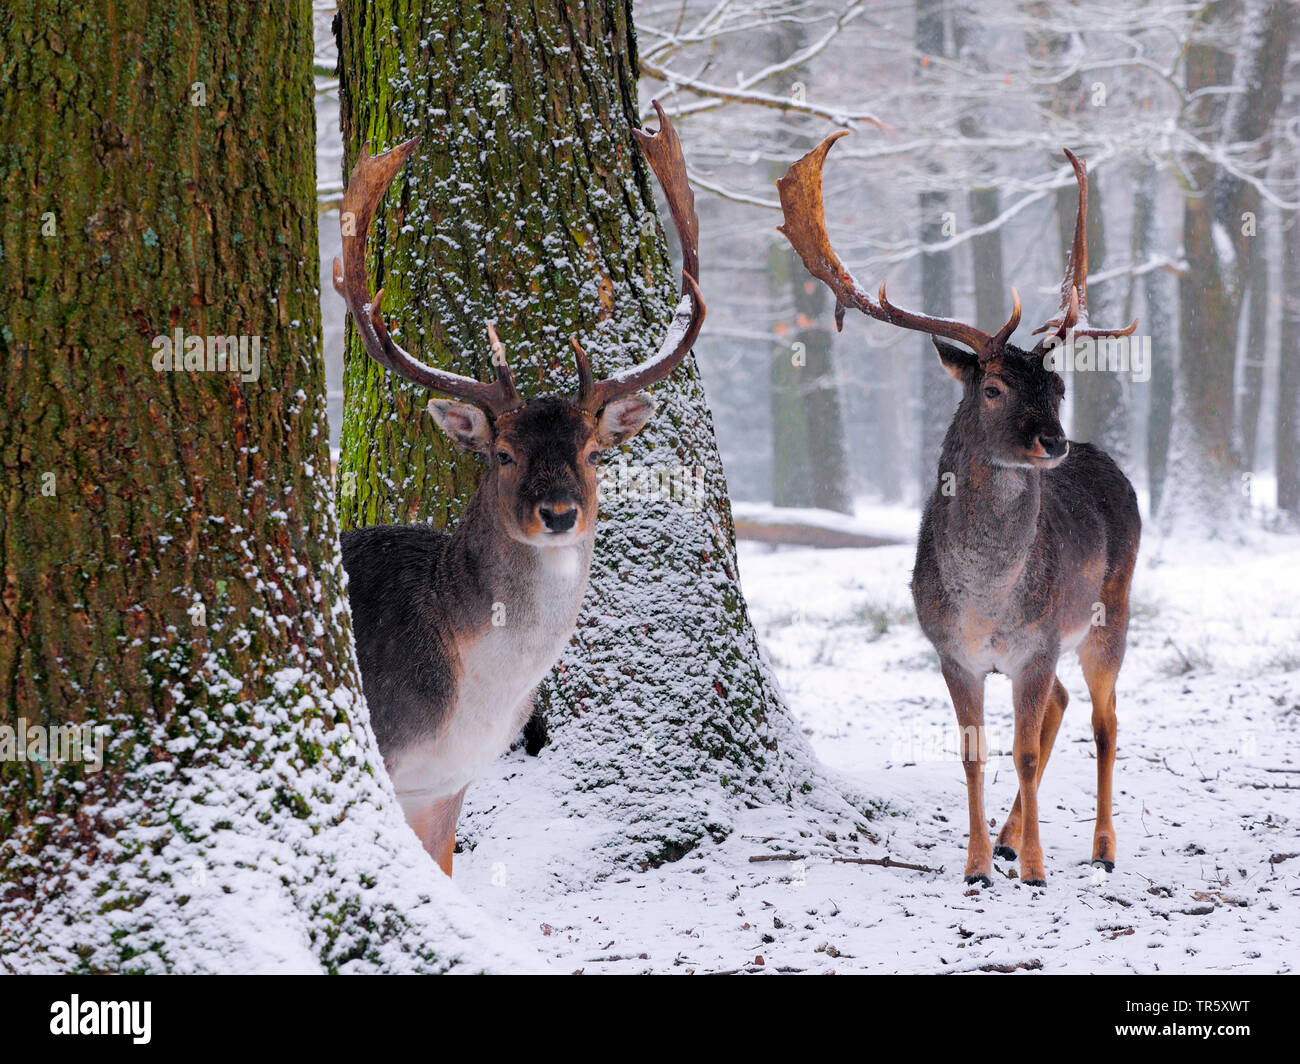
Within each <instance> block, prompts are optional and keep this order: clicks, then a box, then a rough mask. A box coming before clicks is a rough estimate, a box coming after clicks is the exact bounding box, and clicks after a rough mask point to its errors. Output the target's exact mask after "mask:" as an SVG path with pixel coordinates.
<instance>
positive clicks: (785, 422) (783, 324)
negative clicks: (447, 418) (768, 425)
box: [768, 22, 853, 513]
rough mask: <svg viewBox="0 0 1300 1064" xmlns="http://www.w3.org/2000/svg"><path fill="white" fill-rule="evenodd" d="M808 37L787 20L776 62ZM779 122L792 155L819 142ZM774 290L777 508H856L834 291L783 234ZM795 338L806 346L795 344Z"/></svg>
mask: <svg viewBox="0 0 1300 1064" xmlns="http://www.w3.org/2000/svg"><path fill="white" fill-rule="evenodd" d="M806 38H807V33H806V32H805V31H804V28H803V24H802V23H799V22H784V23H781V24H780V25H779V26H777V27H775V28H774V29H773V31H772V33H771V35H770V41H771V44H772V51H773V54H772V57H771V58H772V60H773V61H778V60H780V59H782V58H783V57H785V56H787V55H791V54H794V53H795V52H797V51H798V50H799V49H800V48H802V47H803V46H804V45H805V43H806ZM808 77H809V73H808V71H807V70H806V69H803V68H799V67H796V68H795V69H794V70H792V71H791V72H790V80H791V82H792V83H798V84H800V85H802V86H803V89H804V91H807V88H808V85H807V81H808ZM774 118H775V116H774ZM776 121H778V122H779V127H778V131H777V133H776V134H775V136H774V139H775V141H776V143H777V144H778V145H780V146H781V149H782V151H783V153H784V154H786V155H788V156H789V157H790V158H791V159H796V158H798V157H799V156H801V155H803V153H804V152H806V151H808V150H809V149H810V148H812V147H813V146H814V145H815V143H816V140H817V137H816V136H809V135H807V134H806V133H805V132H804V130H803V127H805V126H806V125H808V123H807V122H803V121H799V120H798V118H797V117H796V116H790V115H785V116H781V117H780V118H779V119H776ZM818 132H820V131H818ZM784 172H785V166H784V164H781V165H776V166H774V167H773V170H772V180H773V181H775V180H776V179H777V178H779V177H780V176H781V175H782V174H783V173H784ZM768 288H769V291H770V293H771V296H772V312H773V319H774V320H773V324H774V326H775V332H776V341H775V343H774V344H773V345H772V363H771V383H772V386H771V397H772V398H771V402H772V501H773V502H774V503H775V504H776V505H777V506H816V507H819V508H821V509H824V510H836V511H838V512H840V513H852V512H853V498H852V494H851V492H850V491H849V484H848V461H847V458H846V455H845V447H844V422H843V418H842V416H841V413H840V392H839V384H838V382H837V381H836V379H835V366H834V363H833V360H832V355H831V325H830V321H831V315H830V299H829V295H828V293H827V291H826V287H825V285H820V284H812V283H809V278H808V274H807V271H805V270H804V268H803V263H801V262H800V261H799V256H798V255H796V254H795V251H794V249H793V248H792V247H790V244H789V242H788V241H786V240H784V239H781V238H777V239H775V240H773V241H772V244H771V247H770V249H769V251H768ZM795 344H799V345H802V346H801V347H799V348H795V346H794V345H795ZM796 352H797V353H798V360H797V361H796V359H795V357H794V356H795V354H796Z"/></svg>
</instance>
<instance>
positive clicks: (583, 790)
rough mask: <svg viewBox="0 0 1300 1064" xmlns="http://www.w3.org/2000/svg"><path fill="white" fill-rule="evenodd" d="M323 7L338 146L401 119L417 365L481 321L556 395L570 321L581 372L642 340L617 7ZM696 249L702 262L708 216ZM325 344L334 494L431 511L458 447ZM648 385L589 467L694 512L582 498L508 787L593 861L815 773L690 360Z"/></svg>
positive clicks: (650, 345) (453, 486)
mask: <svg viewBox="0 0 1300 1064" xmlns="http://www.w3.org/2000/svg"><path fill="white" fill-rule="evenodd" d="M341 15H342V22H341V25H342V36H341V51H340V59H341V62H340V67H341V75H342V96H341V98H342V107H343V129H344V138H345V145H346V149H347V156H348V160H349V162H350V161H351V159H353V158H355V156H356V154H357V152H358V150H359V148H360V145H361V143H362V142H363V141H364V140H367V139H370V140H372V141H374V144H373V147H374V148H375V149H376V150H378V149H380V148H387V147H389V146H390V145H392V144H393V143H395V142H396V141H398V140H399V139H403V138H406V137H409V136H411V135H413V134H417V133H419V134H422V135H423V137H424V140H423V142H422V145H421V148H420V150H419V151H417V153H416V154H415V156H414V157H413V158H412V160H411V162H410V163H409V164H408V166H407V168H406V170H405V171H404V172H403V173H402V175H401V176H400V177H399V178H398V179H397V181H396V182H395V184H394V189H393V191H392V192H391V193H390V195H389V196H388V199H387V203H386V206H385V208H384V213H383V216H382V218H381V220H380V223H379V224H377V225H376V236H375V238H374V244H373V246H374V248H375V259H376V261H377V262H379V263H380V266H379V270H378V273H379V276H378V278H377V283H379V284H383V285H385V286H386V289H387V292H388V295H387V296H386V297H385V310H386V312H387V316H388V317H389V318H390V319H391V320H392V322H393V323H394V324H395V325H396V324H400V325H401V336H402V338H403V339H404V340H405V341H407V342H408V343H410V344H411V345H412V346H413V347H415V348H416V349H417V350H418V351H419V352H420V355H421V357H423V358H424V359H426V360H428V361H430V362H433V363H436V364H439V365H443V366H454V367H455V368H456V369H458V370H460V371H461V372H470V373H475V372H477V373H480V374H482V373H483V372H484V371H485V369H486V368H487V367H486V363H487V355H488V347H487V343H486V341H485V338H484V331H483V329H484V322H485V321H488V320H490V319H494V320H495V321H496V322H497V327H498V330H499V332H500V334H501V338H502V340H503V342H504V343H505V345H506V347H507V349H508V350H509V351H510V352H511V357H512V364H513V366H514V367H515V377H516V380H517V381H519V382H520V384H521V387H522V388H524V389H527V390H528V391H529V392H530V393H531V394H534V395H536V394H539V393H541V392H543V391H547V390H554V391H564V392H571V391H573V390H574V389H575V387H576V383H577V382H576V376H575V374H574V370H573V365H572V361H571V359H570V357H569V353H568V349H567V345H566V343H565V339H566V338H567V336H568V335H569V334H570V333H571V332H573V333H576V334H577V335H578V336H579V338H580V340H581V341H582V344H583V346H584V347H585V348H586V350H587V351H588V352H589V353H590V354H591V356H592V361H593V363H594V368H595V370H596V372H597V373H602V372H603V373H609V372H611V371H612V370H615V369H617V368H619V367H622V366H626V365H628V364H630V363H633V362H637V361H640V360H642V359H644V358H645V357H647V356H648V355H649V354H651V353H652V351H653V349H654V347H655V345H656V344H657V341H658V339H659V337H660V335H661V333H662V329H663V326H664V324H665V323H666V322H667V320H668V319H669V317H670V316H671V313H672V309H673V306H674V304H675V303H676V290H677V282H678V278H677V277H676V276H675V275H674V271H673V269H672V267H671V265H670V260H669V258H668V253H667V248H666V245H665V241H664V237H663V235H662V232H661V229H660V227H659V226H658V224H657V223H656V221H655V214H654V198H653V193H652V186H651V178H650V175H649V170H648V167H647V165H646V164H645V162H644V160H643V159H642V157H641V155H640V153H639V152H638V150H637V148H636V146H635V143H634V142H633V139H632V136H631V129H632V127H633V125H634V124H635V122H636V116H637V113H638V112H637V106H636V89H637V77H636V56H635V51H634V40H633V36H632V32H631V24H630V20H629V12H628V8H627V5H626V4H625V3H623V2H622V0H589V2H587V3H560V2H558V0H533V2H531V3H521V4H513V5H510V6H509V7H496V8H490V9H489V8H484V7H483V6H482V5H480V4H479V3H477V2H475V0H351V2H348V3H345V4H344V5H343V6H342V8H341ZM686 155H687V159H688V161H689V159H690V148H689V143H688V145H687V149H686ZM701 245H702V258H704V259H706V260H707V257H708V254H709V248H710V246H711V239H710V234H708V233H707V232H706V233H704V234H702V237H701ZM381 249H382V250H381ZM705 298H706V300H707V299H708V293H707V292H706V293H705ZM707 330H708V326H707V325H706V326H705V331H706V333H707ZM347 357H348V366H347V371H346V374H345V380H346V389H347V394H346V399H345V414H344V418H345V424H344V431H343V456H342V466H341V468H342V469H343V471H344V476H345V477H346V476H347V474H348V473H349V472H355V473H356V478H355V482H356V492H355V497H354V498H351V499H349V498H348V496H347V495H344V512H345V520H346V522H347V523H350V524H366V523H370V522H375V521H413V520H422V519H431V520H433V521H435V522H436V523H438V524H440V525H445V524H447V523H449V521H451V520H452V519H454V518H455V517H456V516H457V515H458V513H459V511H460V509H461V507H462V505H463V503H464V501H465V497H466V496H467V495H468V494H469V492H470V491H472V489H473V485H474V482H475V480H476V479H477V477H476V474H475V470H474V468H473V464H472V463H471V462H468V461H466V460H458V459H456V457H455V456H454V455H453V454H452V453H451V451H450V448H449V446H448V445H447V444H446V443H445V442H444V440H443V438H442V437H441V436H440V434H439V433H437V432H436V430H435V428H434V426H433V424H432V422H431V420H430V419H429V418H427V417H426V416H424V414H423V398H424V397H423V396H421V395H419V394H418V393H417V392H416V390H415V389H413V388H412V387H410V386H409V385H407V384H405V383H404V382H402V381H399V380H397V379H395V378H394V377H392V376H388V375H386V374H385V373H383V372H382V371H381V370H380V369H379V368H378V367H377V366H375V365H374V364H372V363H371V362H370V361H369V360H368V359H367V358H366V357H365V356H364V354H363V353H362V352H361V350H360V348H359V346H358V345H357V344H356V343H355V337H353V338H352V340H351V341H350V342H349V347H348V355H347ZM656 398H657V399H658V401H659V404H660V408H659V412H658V413H657V414H656V416H655V418H654V420H653V421H652V423H651V425H650V427H649V428H648V429H647V430H646V431H645V432H643V433H642V434H641V435H640V436H638V437H636V439H635V440H634V441H632V443H630V444H629V445H628V446H626V447H625V449H624V451H623V452H622V453H621V454H620V455H613V456H610V457H609V459H608V460H607V461H608V465H609V467H610V468H611V471H617V469H618V467H619V466H620V465H621V464H622V463H623V462H624V461H626V463H627V465H628V466H629V467H630V468H633V469H635V468H637V467H639V466H641V465H644V464H648V463H668V464H669V465H670V466H682V467H686V468H687V469H689V470H691V471H692V472H696V471H698V473H699V475H701V476H702V477H703V491H702V497H701V498H700V499H699V507H698V509H693V508H692V507H691V506H690V505H689V500H686V501H685V502H684V501H682V500H679V499H663V498H655V499H645V498H636V497H632V494H631V493H628V492H626V491H613V492H611V493H610V496H609V497H608V498H607V499H606V500H605V502H607V504H608V505H602V516H601V522H600V524H599V526H598V533H597V543H596V555H595V560H594V562H593V565H592V574H591V587H590V589H589V591H588V596H587V601H586V606H585V609H584V612H583V615H582V617H581V618H580V620H579V622H578V629H577V632H576V634H575V636H574V639H573V642H572V643H571V645H570V649H569V651H568V652H567V653H566V655H565V657H564V659H563V660H562V662H561V663H560V665H559V667H558V668H557V669H556V671H555V672H554V673H553V674H552V675H551V677H550V678H549V679H548V680H547V681H545V682H544V683H543V685H542V687H541V689H540V692H539V702H540V705H541V707H542V709H543V711H544V713H545V716H546V719H547V722H548V726H549V732H550V745H549V747H547V748H546V749H544V750H543V751H542V754H541V757H542V758H543V759H544V760H545V761H546V763H547V765H546V771H545V772H544V773H538V774H537V775H535V776H533V777H532V779H530V780H526V781H520V783H519V784H518V787H520V788H522V787H550V788H552V791H551V793H555V794H561V795H563V796H564V798H565V800H566V801H568V800H569V799H570V798H571V799H572V801H571V803H570V804H568V805H567V806H566V810H567V812H566V815H568V816H570V817H575V816H585V815H587V814H588V813H590V814H591V817H590V820H591V821H592V822H596V821H599V822H601V823H602V824H604V825H606V828H605V829H604V831H603V834H602V837H601V839H600V841H599V842H597V843H596V844H595V845H597V846H599V848H600V849H601V852H602V855H603V856H604V857H606V858H607V859H608V867H613V866H615V865H623V866H626V865H627V864H628V863H644V862H655V861H660V860H664V859H672V858H675V857H679V856H681V855H682V854H683V853H685V852H686V851H687V850H689V849H690V848H691V847H692V846H694V845H695V844H696V843H697V842H698V841H699V840H700V839H702V838H703V837H705V836H706V835H713V836H715V837H717V836H721V835H724V834H726V833H727V831H729V830H730V827H731V824H732V822H733V821H732V818H733V815H734V813H735V812H736V811H737V810H738V809H739V808H740V807H741V806H742V805H743V804H745V803H752V802H754V801H755V800H784V799H786V797H787V795H789V794H790V793H791V792H797V791H798V790H799V789H800V788H802V787H803V786H804V785H805V784H807V785H808V787H809V788H811V789H813V790H814V791H817V792H818V793H821V792H822V791H824V790H825V788H824V787H821V786H820V785H819V780H818V778H817V777H816V775H815V769H814V767H813V763H812V761H811V759H810V758H809V756H808V754H807V750H806V747H805V746H804V744H803V742H802V740H801V738H800V736H799V734H798V730H797V728H796V727H794V725H793V722H791V721H790V720H789V718H788V714H787V710H786V709H785V707H784V705H783V704H782V702H781V699H780V695H779V693H778V692H777V690H776V688H775V685H774V682H773V680H772V678H771V676H770V674H769V672H768V670H767V669H766V667H765V665H764V664H763V658H762V654H761V651H760V649H759V647H758V644H757V639H756V636H755V633H754V630H753V628H752V627H751V625H750V621H749V616H748V613H747V611H746V608H745V603H744V598H743V597H742V595H741V591H740V586H739V579H738V574H737V569H736V556H735V547H734V536H733V530H732V523H731V513H730V507H729V504H728V501H727V491H726V483H725V480H724V477H723V473H722V468H721V464H720V461H719V457H718V452H717V447H716V443H715V440H714V435H713V427H712V420H711V417H710V414H709V408H708V405H707V403H706V402H705V398H704V394H703V392H702V390H701V386H700V380H699V376H698V373H697V371H696V369H695V365H694V359H693V358H692V359H688V360H687V362H686V364H685V365H684V366H683V368H681V369H679V370H678V371H677V372H676V373H675V374H674V375H673V377H672V378H671V379H670V380H668V381H666V382H664V383H662V384H660V385H659V386H657V387H656ZM344 486H345V489H346V486H347V483H346V481H345V485H344ZM516 793H518V791H516ZM474 795H475V788H474V787H473V786H472V787H471V788H470V793H469V798H468V802H467V816H466V821H465V827H466V833H467V835H468V837H469V840H470V844H471V845H472V844H473V839H474V836H475V832H476V830H477V829H476V826H475V825H476V810H475V807H474ZM833 801H838V798H835V799H833ZM839 808H840V809H841V810H843V809H844V807H843V806H839ZM508 813H509V810H508V809H506V810H505V811H504V813H503V812H502V811H500V810H498V811H497V812H496V814H495V815H498V816H500V815H507V816H508ZM485 815H486V814H485ZM557 859H560V857H559V855H557Z"/></svg>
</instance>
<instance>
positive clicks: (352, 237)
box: [334, 101, 705, 417]
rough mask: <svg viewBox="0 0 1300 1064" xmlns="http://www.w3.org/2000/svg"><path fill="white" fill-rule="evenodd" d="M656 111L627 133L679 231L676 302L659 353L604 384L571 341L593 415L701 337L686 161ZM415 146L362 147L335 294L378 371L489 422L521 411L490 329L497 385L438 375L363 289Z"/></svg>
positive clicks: (695, 223) (669, 367)
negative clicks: (378, 150)
mask: <svg viewBox="0 0 1300 1064" xmlns="http://www.w3.org/2000/svg"><path fill="white" fill-rule="evenodd" d="M654 107H655V111H656V112H658V115H659V123H660V129H659V132H658V133H654V134H647V133H644V132H642V131H641V130H633V131H632V132H633V135H634V136H635V137H636V139H637V142H638V143H639V144H640V145H641V149H642V150H643V151H644V152H645V154H646V158H647V159H648V160H649V161H650V165H651V167H652V168H653V169H654V172H655V175H656V176H657V177H658V178H659V183H660V184H661V185H662V186H663V189H664V193H665V195H666V197H667V199H668V208H669V210H670V211H671V213H672V216H673V222H674V224H675V225H676V227H677V235H678V238H679V240H680V243H681V245H682V256H683V260H684V261H683V269H682V300H681V302H680V303H679V304H678V306H677V311H676V313H675V314H674V315H673V320H672V321H671V322H670V323H669V326H668V330H667V333H666V335H665V336H664V339H663V342H662V344H661V345H660V349H659V352H658V353H657V354H656V355H654V356H653V357H652V358H650V359H647V360H646V361H645V362H643V363H641V364H640V365H638V366H635V367H633V368H631V369H627V370H623V371H621V372H619V373H615V374H613V375H612V376H610V377H609V378H607V379H605V380H600V381H597V380H595V378H594V376H593V374H592V372H591V364H590V362H589V361H588V359H587V355H586V353H585V352H584V351H583V350H582V348H581V346H579V344H578V341H577V339H576V338H573V339H571V340H570V343H571V344H572V346H573V350H574V356H575V358H576V360H577V365H578V394H577V396H576V398H575V402H576V403H577V404H578V405H579V406H580V407H582V408H583V409H584V410H588V411H590V412H592V413H598V412H599V411H600V409H601V408H602V407H603V406H605V404H606V403H608V402H610V400H612V399H617V398H619V397H620V396H624V395H628V394H630V393H632V392H635V391H639V390H640V389H642V388H645V387H647V386H649V385H651V384H654V383H655V382H656V381H659V380H662V379H663V378H665V377H667V376H668V375H669V374H670V373H672V371H673V370H674V369H676V368H677V366H678V365H680V364H681V362H682V360H683V359H684V358H685V357H686V355H687V354H688V353H689V352H690V350H691V347H692V345H693V344H694V343H695V339H696V337H697V336H699V333H700V327H701V326H702V325H703V324H704V314H705V306H704V297H703V296H702V295H701V294H700V287H699V247H698V241H699V219H698V218H697V217H696V215H695V197H694V195H693V194H692V193H691V188H690V184H689V183H688V182H687V180H686V162H685V160H684V159H683V157H682V148H681V141H680V140H679V139H678V137H677V131H676V130H675V129H673V126H672V123H671V122H670V121H669V120H668V116H667V115H665V114H664V111H663V108H662V107H660V106H659V103H658V101H655V104H654ZM419 141H420V138H419V137H415V138H413V139H411V140H408V141H406V143H404V144H399V145H398V146H397V147H396V148H393V149H391V150H389V151H386V152H384V153H383V154H382V155H374V156H372V155H371V154H370V152H369V150H368V149H367V148H365V147H363V148H362V149H361V157H360V158H359V159H358V160H357V162H356V165H355V166H354V167H353V169H352V176H351V177H350V179H349V180H348V187H347V192H346V193H345V195H344V197H343V205H342V209H341V212H340V221H341V223H342V225H343V258H342V260H339V259H337V258H336V259H335V260H334V287H335V289H336V290H337V291H338V293H339V294H340V295H341V296H342V297H343V298H344V300H345V301H346V302H347V305H348V309H349V310H350V311H351V313H352V318H353V321H354V322H356V326H357V330H358V332H360V334H361V339H362V342H363V343H364V345H365V349H366V353H367V354H368V355H369V356H370V357H371V358H373V359H374V360H375V361H376V362H378V363H379V364H380V365H381V366H383V367H384V368H385V369H387V370H389V371H391V372H393V373H396V374H397V375H398V376H400V377H404V378H405V379H406V380H408V381H411V382H412V383H414V384H419V385H422V386H424V387H426V388H429V389H430V390H432V391H436V392H439V393H441V394H443V395H449V396H452V397H453V398H456V399H463V400H465V401H466V402H469V403H473V404H474V405H475V406H478V407H479V408H480V409H482V410H483V411H485V412H486V413H487V414H488V415H489V416H491V417H497V416H499V415H500V414H503V413H506V412H507V411H510V410H514V409H516V408H517V407H520V406H522V405H523V402H524V400H523V399H522V398H521V397H520V395H519V392H518V391H517V390H516V389H515V385H514V379H513V378H512V376H511V374H510V367H509V365H508V364H507V362H506V357H505V352H504V350H503V348H502V346H501V341H500V340H499V339H498V338H497V334H496V329H495V327H494V325H493V323H491V322H489V323H488V325H487V331H488V340H489V343H490V345H491V348H492V364H493V366H494V367H495V369H496V380H495V381H494V382H493V383H491V384H486V383H484V382H482V381H478V380H475V379H474V378H472V377H464V376H461V375H460V374H458V373H449V372H447V371H446V370H441V369H437V368H436V367H433V366H430V365H428V364H426V363H424V362H421V361H419V360H418V359H416V358H413V357H412V356H411V355H410V354H408V353H407V352H406V351H404V350H403V349H402V348H401V347H399V346H398V345H397V344H396V343H395V342H394V341H393V339H392V337H391V336H389V334H388V329H387V327H386V326H385V325H384V321H383V318H382V317H381V316H380V313H379V308H380V301H381V300H382V299H383V296H384V291H383V289H382V288H381V289H380V290H379V292H378V293H376V294H375V296H374V297H373V298H372V297H371V296H370V293H369V286H368V285H367V283H366V265H365V249H366V237H367V235H368V233H369V230H370V222H371V220H372V218H373V217H374V214H375V210H376V209H377V207H378V205H379V202H380V201H381V200H382V199H383V197H384V193H385V192H386V191H387V189H388V186H389V185H390V184H391V183H392V180H393V178H394V177H395V176H396V175H397V172H398V171H399V170H400V169H401V168H402V166H403V165H404V164H405V163H406V160H407V159H409V158H410V157H411V153H412V152H414V151H415V148H416V145H418V144H419Z"/></svg>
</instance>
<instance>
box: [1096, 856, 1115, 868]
mask: <svg viewBox="0 0 1300 1064" xmlns="http://www.w3.org/2000/svg"><path fill="white" fill-rule="evenodd" d="M1092 867H1093V868H1101V869H1104V870H1105V871H1107V872H1113V871H1115V862H1114V861H1103V860H1102V859H1101V858H1100V857H1098V858H1095V859H1094V860H1093V862H1092Z"/></svg>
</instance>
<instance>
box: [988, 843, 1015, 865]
mask: <svg viewBox="0 0 1300 1064" xmlns="http://www.w3.org/2000/svg"><path fill="white" fill-rule="evenodd" d="M993 856H994V857H997V858H1000V859H1001V860H1003V861H1014V860H1015V859H1016V851H1015V850H1014V849H1013V848H1012V847H1010V846H1007V845H1004V844H1003V843H998V844H997V845H996V846H994V847H993Z"/></svg>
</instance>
